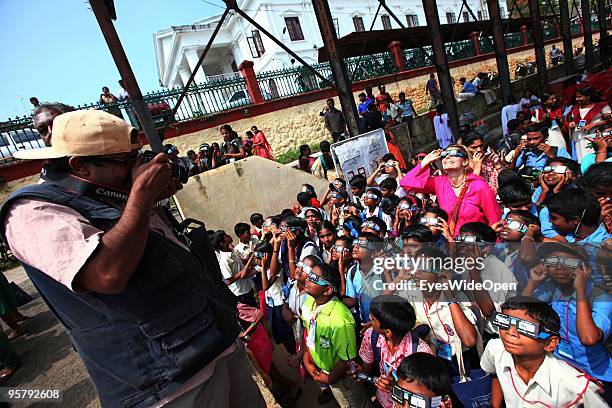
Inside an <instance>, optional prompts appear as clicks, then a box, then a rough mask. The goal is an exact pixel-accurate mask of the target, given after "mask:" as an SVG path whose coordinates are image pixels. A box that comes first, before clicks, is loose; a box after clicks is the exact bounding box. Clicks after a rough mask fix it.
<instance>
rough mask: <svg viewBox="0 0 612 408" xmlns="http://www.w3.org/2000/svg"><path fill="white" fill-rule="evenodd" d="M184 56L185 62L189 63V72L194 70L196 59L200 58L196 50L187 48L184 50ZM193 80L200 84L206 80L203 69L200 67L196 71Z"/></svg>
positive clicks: (196, 63)
mask: <svg viewBox="0 0 612 408" xmlns="http://www.w3.org/2000/svg"><path fill="white" fill-rule="evenodd" d="M185 58H186V59H187V63H188V64H189V69H190V70H191V72H193V71H194V70H195V67H196V65H198V61H199V60H200V55H199V53H198V50H196V49H189V50H187V51H185ZM194 80H195V82H196V83H197V84H201V83H203V82H204V81H206V75H205V74H204V69H203V68H202V67H200V68H199V69H198V70H197V71H196V75H195V78H194Z"/></svg>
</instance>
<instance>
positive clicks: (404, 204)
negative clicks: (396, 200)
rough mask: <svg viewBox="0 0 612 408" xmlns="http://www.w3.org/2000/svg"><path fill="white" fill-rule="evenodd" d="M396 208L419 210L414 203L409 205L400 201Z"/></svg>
mask: <svg viewBox="0 0 612 408" xmlns="http://www.w3.org/2000/svg"><path fill="white" fill-rule="evenodd" d="M398 208H399V209H400V210H410V211H419V210H420V208H419V207H417V206H416V205H410V204H408V203H401V204H400V205H399V206H398Z"/></svg>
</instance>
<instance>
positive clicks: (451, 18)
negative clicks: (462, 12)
mask: <svg viewBox="0 0 612 408" xmlns="http://www.w3.org/2000/svg"><path fill="white" fill-rule="evenodd" d="M456 22H457V17H455V13H446V24H455V23H456Z"/></svg>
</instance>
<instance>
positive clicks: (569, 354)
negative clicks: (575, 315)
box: [557, 299, 574, 360]
mask: <svg viewBox="0 0 612 408" xmlns="http://www.w3.org/2000/svg"><path fill="white" fill-rule="evenodd" d="M571 302H572V300H571V299H568V300H567V302H566V304H565V336H563V335H561V336H560V337H561V341H560V342H559V345H558V346H557V347H558V349H557V350H558V351H559V354H560V355H561V356H563V357H565V358H569V359H570V360H573V359H574V353H573V350H572V345H571V344H570V342H569V308H570V303H571Z"/></svg>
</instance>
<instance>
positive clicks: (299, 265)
mask: <svg viewBox="0 0 612 408" xmlns="http://www.w3.org/2000/svg"><path fill="white" fill-rule="evenodd" d="M295 267H296V268H298V269H301V270H302V271H303V272H304V273H305V274H306V275H308V274H310V273H311V272H312V267H311V266H308V265H306V264H305V263H304V262H301V261H300V262H298V263H297V264H295Z"/></svg>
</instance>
